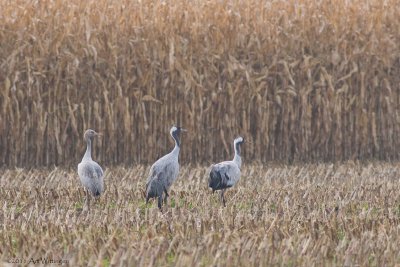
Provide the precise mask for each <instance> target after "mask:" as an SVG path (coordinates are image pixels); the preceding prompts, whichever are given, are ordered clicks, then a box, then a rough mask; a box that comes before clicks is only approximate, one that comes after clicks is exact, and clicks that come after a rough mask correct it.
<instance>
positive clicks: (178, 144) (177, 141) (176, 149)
mask: <svg viewBox="0 0 400 267" xmlns="http://www.w3.org/2000/svg"><path fill="white" fill-rule="evenodd" d="M171 136H172V138H174V141H175V147H174V149H173V150H172V154H176V155H177V156H179V150H180V148H181V140H180V138H179V135H178V134H177V133H176V132H173V133H172V134H171Z"/></svg>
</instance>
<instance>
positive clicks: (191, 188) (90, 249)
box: [0, 162, 400, 266]
mask: <svg viewBox="0 0 400 267" xmlns="http://www.w3.org/2000/svg"><path fill="white" fill-rule="evenodd" d="M148 168H149V167H146V166H138V167H134V168H129V169H126V168H121V167H118V168H110V169H107V170H106V177H105V181H106V187H107V188H106V191H105V194H104V195H103V196H102V197H101V199H100V200H99V201H98V202H97V203H94V204H93V206H92V208H91V210H90V212H88V213H87V212H85V211H82V202H83V197H84V194H83V190H82V188H81V187H80V183H79V180H78V177H77V175H76V173H75V171H65V170H61V169H53V170H46V171H40V170H32V171H26V170H20V169H16V170H3V171H1V173H0V183H1V186H0V199H1V207H0V208H1V209H2V212H1V213H0V225H1V226H2V228H1V229H0V244H1V245H0V255H1V256H0V260H2V261H3V263H4V262H7V261H10V260H11V259H23V260H30V259H38V258H48V259H54V260H67V261H68V262H69V265H70V266H94V265H98V266H101V265H102V266H120V265H121V264H122V265H129V266H154V265H157V266H237V265H241V266H260V265H264V266H271V265H272V266H332V265H333V266H357V265H358V266H394V265H395V264H400V256H399V253H398V248H399V247H400V232H399V231H400V228H399V225H400V184H399V182H398V178H399V172H400V166H399V165H398V164H388V163H368V164H360V163H352V162H349V163H346V164H319V165H299V166H291V167H288V166H283V165H282V166H280V165H277V166H261V165H259V166H248V165H245V166H244V168H243V176H242V179H241V180H240V182H239V183H238V186H237V187H235V188H233V189H231V190H229V191H228V192H227V201H228V203H227V207H226V208H222V206H221V203H220V202H219V198H218V196H217V195H216V194H214V195H212V194H211V191H210V190H208V188H207V185H206V183H207V182H206V179H207V175H206V170H207V168H206V167H184V168H183V169H182V171H181V174H180V177H179V179H178V180H177V182H176V184H174V185H173V187H172V190H171V194H170V195H171V197H170V203H169V205H168V206H167V208H166V210H165V211H164V213H160V212H159V211H158V209H157V207H156V204H155V203H152V204H151V205H150V204H149V206H147V207H146V206H145V203H144V199H143V197H142V195H141V190H142V189H143V186H144V182H145V178H146V176H147V172H148ZM128 263H129V264H128Z"/></svg>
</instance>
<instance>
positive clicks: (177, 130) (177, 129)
mask: <svg viewBox="0 0 400 267" xmlns="http://www.w3.org/2000/svg"><path fill="white" fill-rule="evenodd" d="M181 132H187V130H186V129H183V128H182V127H180V126H175V125H174V126H172V127H171V130H170V134H171V135H172V137H173V136H174V135H178V136H179V134H180V133H181Z"/></svg>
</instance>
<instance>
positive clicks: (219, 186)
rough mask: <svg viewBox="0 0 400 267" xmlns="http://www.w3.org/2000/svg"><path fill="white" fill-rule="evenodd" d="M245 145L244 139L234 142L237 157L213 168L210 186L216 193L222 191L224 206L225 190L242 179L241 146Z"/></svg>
mask: <svg viewBox="0 0 400 267" xmlns="http://www.w3.org/2000/svg"><path fill="white" fill-rule="evenodd" d="M242 143H244V139H243V138H242V137H238V138H236V139H235V140H234V142H233V145H234V149H235V156H234V158H233V160H231V161H223V162H220V163H217V164H214V165H212V166H211V170H210V177H209V179H208V186H209V187H210V188H211V189H212V190H213V192H215V191H216V190H221V201H222V203H223V205H224V206H226V203H225V197H224V193H225V190H226V189H228V188H230V187H232V186H234V185H235V184H236V183H237V182H238V181H239V179H240V175H241V172H240V168H241V166H242V158H241V155H240V145H241V144H242Z"/></svg>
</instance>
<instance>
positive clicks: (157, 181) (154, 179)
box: [146, 126, 186, 210]
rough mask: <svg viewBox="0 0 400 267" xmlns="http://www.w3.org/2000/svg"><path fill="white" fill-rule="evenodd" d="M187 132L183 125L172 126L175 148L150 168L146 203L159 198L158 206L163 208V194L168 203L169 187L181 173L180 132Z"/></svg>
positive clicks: (171, 133) (171, 132) (171, 131)
mask: <svg viewBox="0 0 400 267" xmlns="http://www.w3.org/2000/svg"><path fill="white" fill-rule="evenodd" d="M181 132H186V130H185V129H183V128H182V127H177V126H172V128H171V130H170V135H171V136H172V138H173V139H174V140H175V147H174V149H173V150H172V151H171V152H170V153H168V154H167V155H165V156H163V157H162V158H160V159H159V160H157V161H156V162H155V163H154V164H153V165H152V166H151V168H150V173H149V177H148V179H147V183H146V203H148V202H149V199H150V198H158V208H159V209H160V210H162V202H163V194H165V196H164V202H165V204H167V198H168V196H169V195H168V189H169V188H170V187H171V185H172V184H173V183H174V181H175V180H176V178H177V177H178V173H179V150H180V147H181V141H180V134H181Z"/></svg>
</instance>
